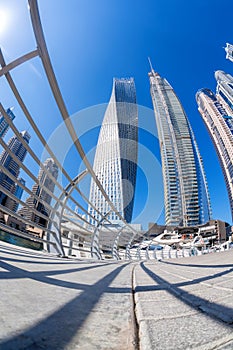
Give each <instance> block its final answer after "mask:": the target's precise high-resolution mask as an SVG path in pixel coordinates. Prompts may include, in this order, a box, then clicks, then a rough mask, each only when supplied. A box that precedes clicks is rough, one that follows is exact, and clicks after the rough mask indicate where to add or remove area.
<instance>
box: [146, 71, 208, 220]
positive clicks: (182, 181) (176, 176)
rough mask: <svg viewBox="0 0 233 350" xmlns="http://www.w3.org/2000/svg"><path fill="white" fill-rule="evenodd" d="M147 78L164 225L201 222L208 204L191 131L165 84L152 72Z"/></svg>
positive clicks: (199, 157)
mask: <svg viewBox="0 0 233 350" xmlns="http://www.w3.org/2000/svg"><path fill="white" fill-rule="evenodd" d="M149 79H150V91H151V97H152V102H153V107H154V112H155V119H156V124H157V129H158V136H159V142H160V152H161V160H162V172H163V182H164V204H165V221H166V225H180V226H192V225H198V224H202V223H205V222H207V221H208V220H209V219H210V217H211V205H210V199H209V193H208V187H207V181H206V177H205V172H204V167H203V163H202V158H201V156H200V153H199V150H198V146H197V142H196V140H195V137H194V134H193V131H192V129H191V126H190V124H189V122H188V119H187V116H186V114H185V112H184V109H183V107H182V105H181V103H180V101H179V99H178V97H177V96H176V94H175V92H174V90H173V88H172V87H171V85H170V84H169V83H168V81H167V80H166V79H164V78H162V77H161V76H160V75H159V74H158V73H156V72H155V71H154V70H153V69H152V70H151V72H150V73H149Z"/></svg>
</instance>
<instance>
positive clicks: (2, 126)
mask: <svg viewBox="0 0 233 350" xmlns="http://www.w3.org/2000/svg"><path fill="white" fill-rule="evenodd" d="M12 110H13V108H8V109H7V110H6V113H7V114H8V117H9V118H10V119H11V120H14V119H15V115H14V113H13V112H12ZM8 129H9V124H8V123H7V121H6V119H5V118H4V116H3V115H0V137H4V136H5V135H6V133H7V131H8Z"/></svg>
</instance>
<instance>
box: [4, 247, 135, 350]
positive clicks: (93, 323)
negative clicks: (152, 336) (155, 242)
mask: <svg viewBox="0 0 233 350" xmlns="http://www.w3.org/2000/svg"><path fill="white" fill-rule="evenodd" d="M15 249H16V250H15V255H14V248H13V246H10V245H8V244H4V243H2V242H1V243H0V266H2V267H3V269H2V270H1V271H0V295H1V297H0V349H1V350H20V349H23V350H24V349H27V350H36V349H49V350H53V349H54V350H61V349H68V350H73V349H75V350H98V349H101V350H119V349H121V350H133V349H134V348H135V346H134V341H135V334H134V332H135V330H134V322H133V320H134V314H133V300H132V283H131V276H132V268H133V264H129V263H127V262H126V263H125V262H120V263H116V262H115V261H103V262H99V261H95V262H93V261H78V260H76V261H75V260H70V259H62V258H57V257H55V256H52V255H48V254H45V253H40V252H33V251H30V250H27V249H23V248H19V247H16V248H15Z"/></svg>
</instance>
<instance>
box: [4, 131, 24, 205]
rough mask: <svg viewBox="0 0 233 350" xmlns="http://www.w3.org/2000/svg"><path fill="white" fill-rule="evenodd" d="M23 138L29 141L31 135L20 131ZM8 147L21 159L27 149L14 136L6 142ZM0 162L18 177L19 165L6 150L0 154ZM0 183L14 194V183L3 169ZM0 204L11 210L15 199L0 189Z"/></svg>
mask: <svg viewBox="0 0 233 350" xmlns="http://www.w3.org/2000/svg"><path fill="white" fill-rule="evenodd" d="M20 134H21V136H22V137H23V139H24V140H25V141H26V142H27V143H29V140H30V138H31V136H30V135H29V133H28V132H27V131H23V132H21V133H20ZM7 146H8V148H9V149H10V150H11V152H12V153H13V154H14V155H15V156H16V157H17V158H18V159H19V160H20V161H21V162H23V161H24V158H25V156H26V154H27V150H26V148H25V147H24V145H23V143H22V142H21V141H20V140H19V139H18V138H17V137H16V136H13V137H12V138H11V139H10V140H9V142H8V144H7ZM0 164H1V165H2V166H3V167H4V168H6V169H7V170H8V171H9V172H10V173H11V174H12V175H13V176H14V177H15V178H18V176H19V172H20V165H19V164H17V162H16V161H15V160H14V159H13V158H12V157H11V155H10V154H9V152H7V150H4V151H3V152H2V154H1V156H0ZM0 185H1V186H2V187H4V188H6V189H7V190H8V191H9V192H11V193H12V194H15V190H16V184H15V181H14V180H13V179H11V178H10V177H9V176H8V175H6V174H5V173H4V171H3V170H1V171H0ZM0 204H2V205H5V206H6V207H8V208H10V209H11V210H13V208H14V207H15V201H13V200H12V199H10V198H9V196H7V194H5V193H4V192H3V191H0Z"/></svg>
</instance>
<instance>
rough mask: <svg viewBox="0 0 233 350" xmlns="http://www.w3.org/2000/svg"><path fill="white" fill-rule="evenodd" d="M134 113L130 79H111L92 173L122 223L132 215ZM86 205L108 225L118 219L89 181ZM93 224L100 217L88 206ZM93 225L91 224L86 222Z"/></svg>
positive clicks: (136, 133)
mask: <svg viewBox="0 0 233 350" xmlns="http://www.w3.org/2000/svg"><path fill="white" fill-rule="evenodd" d="M137 142H138V111H137V105H136V89H135V84H134V80H133V78H129V79H114V80H113V89H112V95H111V98H110V102H109V104H108V107H107V110H106V112H105V116H104V119H103V123H102V126H101V129H100V134H99V139H98V144H97V148H96V153H95V159H94V166H93V169H94V171H95V174H96V175H97V177H98V179H99V181H100V182H101V184H102V186H103V188H104V190H105V191H106V193H107V195H108V197H109V198H110V200H111V201H112V203H113V204H114V206H115V208H116V209H117V211H118V212H119V213H120V214H121V215H122V217H123V218H124V219H125V220H126V222H128V223H130V222H131V219H132V213H133V204H134V193H135V185H136V172H137V153H138V143H137ZM90 202H91V203H93V205H94V206H95V208H96V209H97V210H99V211H100V212H101V213H102V214H103V215H106V214H107V213H108V215H107V218H108V219H109V220H110V221H111V222H112V223H119V217H118V215H117V214H116V213H113V212H111V208H110V207H109V205H108V204H107V203H106V201H105V199H104V197H103V195H102V194H101V192H100V190H99V189H98V187H97V186H96V184H95V182H94V181H93V180H92V181H91V188H90ZM88 210H89V213H90V214H91V215H93V216H94V217H95V218H96V219H97V220H101V215H100V214H98V212H96V211H95V209H94V208H92V207H91V206H89V209H88ZM90 222H91V223H93V224H96V221H95V220H92V219H91V220H90Z"/></svg>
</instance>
